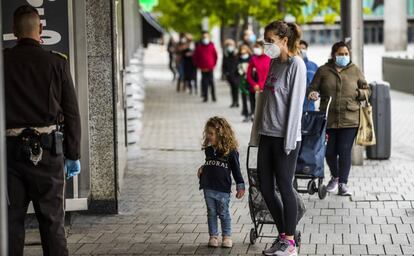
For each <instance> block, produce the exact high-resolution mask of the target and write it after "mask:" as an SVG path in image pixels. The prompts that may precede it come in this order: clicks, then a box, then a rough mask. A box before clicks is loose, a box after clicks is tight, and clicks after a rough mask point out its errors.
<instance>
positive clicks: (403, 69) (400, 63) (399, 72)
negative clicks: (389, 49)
mask: <svg viewBox="0 0 414 256" xmlns="http://www.w3.org/2000/svg"><path fill="white" fill-rule="evenodd" d="M382 79H383V80H384V81H387V82H389V83H390V86H391V89H392V90H397V91H402V92H407V93H411V94H414V84H413V82H412V81H414V59H401V58H391V57H383V58H382Z"/></svg>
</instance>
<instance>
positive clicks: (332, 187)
mask: <svg viewBox="0 0 414 256" xmlns="http://www.w3.org/2000/svg"><path fill="white" fill-rule="evenodd" d="M338 181H339V178H334V177H332V178H331V180H330V181H329V182H328V185H327V186H326V191H328V192H329V193H333V192H335V191H336V190H337V189H338Z"/></svg>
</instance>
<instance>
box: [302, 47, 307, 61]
mask: <svg viewBox="0 0 414 256" xmlns="http://www.w3.org/2000/svg"><path fill="white" fill-rule="evenodd" d="M307 52H308V51H307V50H305V49H302V50H300V55H301V56H302V58H303V59H306V58H307V57H308V55H307Z"/></svg>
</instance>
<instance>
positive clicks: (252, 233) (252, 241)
mask: <svg viewBox="0 0 414 256" xmlns="http://www.w3.org/2000/svg"><path fill="white" fill-rule="evenodd" d="M256 240H257V234H256V230H255V229H254V228H252V229H250V244H255V243H256Z"/></svg>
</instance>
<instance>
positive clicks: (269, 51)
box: [264, 43, 280, 59]
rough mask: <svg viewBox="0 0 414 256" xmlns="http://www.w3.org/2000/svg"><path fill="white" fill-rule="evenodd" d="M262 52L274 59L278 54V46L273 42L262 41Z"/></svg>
mask: <svg viewBox="0 0 414 256" xmlns="http://www.w3.org/2000/svg"><path fill="white" fill-rule="evenodd" d="M264 54H266V55H267V56H269V58H271V59H276V58H277V57H279V56H280V47H279V46H278V45H277V44H274V43H264Z"/></svg>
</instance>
